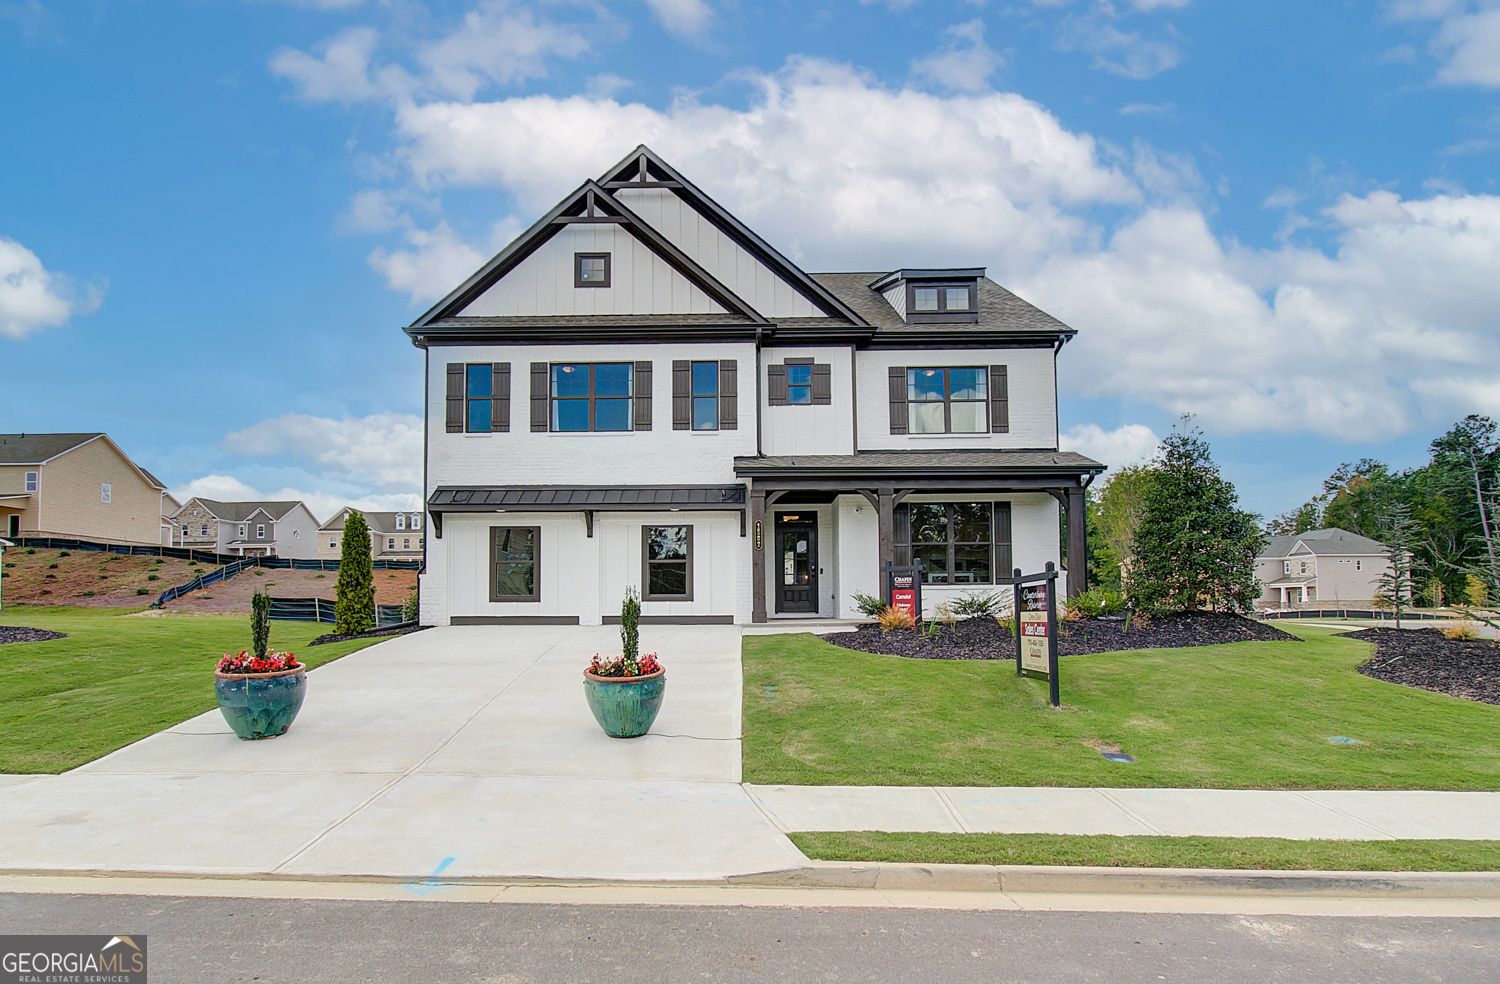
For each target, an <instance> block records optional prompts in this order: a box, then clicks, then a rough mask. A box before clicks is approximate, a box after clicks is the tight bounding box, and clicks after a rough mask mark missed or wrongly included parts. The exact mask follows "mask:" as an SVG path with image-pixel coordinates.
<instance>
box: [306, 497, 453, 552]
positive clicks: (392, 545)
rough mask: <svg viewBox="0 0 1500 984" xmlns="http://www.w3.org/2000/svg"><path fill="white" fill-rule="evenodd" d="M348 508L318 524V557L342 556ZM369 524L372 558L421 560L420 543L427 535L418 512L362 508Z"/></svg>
mask: <svg viewBox="0 0 1500 984" xmlns="http://www.w3.org/2000/svg"><path fill="white" fill-rule="evenodd" d="M349 513H350V509H349V507H348V506H345V507H344V508H343V509H340V510H339V511H338V512H336V513H334V515H333V518H332V519H330V520H329V521H328V522H326V523H324V524H323V525H322V526H320V527H319V528H318V557H320V558H321V559H323V560H338V559H339V558H340V557H342V556H343V550H344V547H343V544H344V521H345V520H347V519H348V518H349ZM361 515H363V516H364V517H365V525H367V526H368V527H369V528H370V558H371V559H372V560H421V559H422V543H423V539H424V537H425V536H426V535H427V534H426V532H425V531H424V530H423V529H422V513H420V512H364V511H363V510H361Z"/></svg>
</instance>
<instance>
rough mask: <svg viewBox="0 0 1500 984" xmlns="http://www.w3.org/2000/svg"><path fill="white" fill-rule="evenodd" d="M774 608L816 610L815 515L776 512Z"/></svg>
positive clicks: (802, 610) (816, 539) (816, 561)
mask: <svg viewBox="0 0 1500 984" xmlns="http://www.w3.org/2000/svg"><path fill="white" fill-rule="evenodd" d="M776 545H777V547H778V548H779V555H778V557H777V561H776V571H777V580H776V610H777V611H778V612H807V613H809V614H811V613H815V612H816V611H817V610H818V524H817V520H816V519H815V517H813V516H811V515H807V514H803V515H801V516H778V517H777V520H776Z"/></svg>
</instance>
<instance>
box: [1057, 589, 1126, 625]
mask: <svg viewBox="0 0 1500 984" xmlns="http://www.w3.org/2000/svg"><path fill="white" fill-rule="evenodd" d="M1128 607H1129V605H1127V604H1126V601H1125V595H1124V594H1122V593H1121V592H1119V591H1115V590H1113V589H1111V588H1090V589H1089V590H1087V591H1085V592H1083V593H1082V594H1080V595H1078V597H1076V598H1074V599H1072V600H1071V601H1069V602H1068V607H1067V617H1068V618H1070V619H1080V618H1098V617H1099V616H1100V615H1123V614H1124V613H1125V611H1126V609H1127V608H1128Z"/></svg>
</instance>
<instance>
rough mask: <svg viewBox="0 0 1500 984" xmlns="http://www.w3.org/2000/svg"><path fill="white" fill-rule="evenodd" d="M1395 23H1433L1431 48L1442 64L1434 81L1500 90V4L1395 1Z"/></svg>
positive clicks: (1485, 0)
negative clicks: (1412, 21)
mask: <svg viewBox="0 0 1500 984" xmlns="http://www.w3.org/2000/svg"><path fill="white" fill-rule="evenodd" d="M1387 10H1388V13H1389V15H1390V16H1391V17H1392V19H1395V20H1436V21H1438V22H1439V23H1438V26H1437V30H1436V32H1435V33H1434V34H1433V36H1432V39H1431V42H1430V47H1431V49H1432V51H1433V53H1434V54H1435V55H1437V56H1438V58H1439V59H1441V60H1442V64H1441V65H1440V66H1439V67H1438V71H1437V76H1436V81H1437V82H1441V83H1444V84H1447V85H1478V86H1484V87H1487V88H1494V87H1497V86H1500V3H1497V2H1496V0H1478V2H1477V3H1476V4H1473V5H1472V6H1471V4H1470V3H1469V0H1397V2H1395V3H1392V4H1390V5H1389V7H1388V8H1387Z"/></svg>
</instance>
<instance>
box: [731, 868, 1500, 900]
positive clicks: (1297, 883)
mask: <svg viewBox="0 0 1500 984" xmlns="http://www.w3.org/2000/svg"><path fill="white" fill-rule="evenodd" d="M725 881H727V882H728V883H730V884H734V885H766V886H782V887H787V888H865V889H869V888H874V889H886V890H889V891H927V892H1026V893H1059V894H1076V893H1090V894H1099V895H1267V896H1337V897H1339V898H1351V897H1371V898H1391V897H1399V898H1429V899H1442V898H1464V899H1494V898H1500V872H1488V871H1257V870H1244V869H1216V868H1095V867H1083V866H1078V867H1072V866H1062V865H1035V866H1032V865H987V864H912V863H896V862H870V863H864V864H860V863H849V864H839V863H830V864H812V865H808V866H806V867H802V868H788V869H785V870H782V871H767V872H761V873H758V874H753V875H737V876H731V877H729V878H727V879H725Z"/></svg>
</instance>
